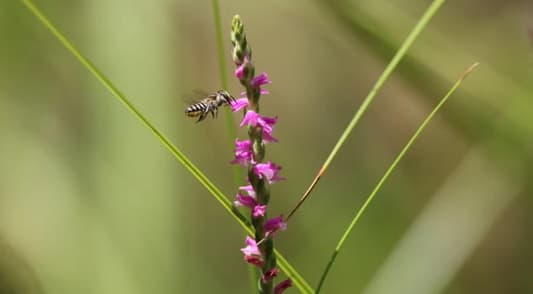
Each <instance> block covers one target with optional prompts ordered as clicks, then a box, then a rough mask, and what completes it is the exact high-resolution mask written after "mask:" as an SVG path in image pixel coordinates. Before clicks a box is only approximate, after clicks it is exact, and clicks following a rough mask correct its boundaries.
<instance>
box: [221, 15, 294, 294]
mask: <svg viewBox="0 0 533 294" xmlns="http://www.w3.org/2000/svg"><path fill="white" fill-rule="evenodd" d="M231 42H232V43H233V51H232V56H233V61H234V62H235V64H236V65H237V69H236V70H235V76H236V77H237V78H238V79H239V81H240V83H241V84H242V85H243V86H244V88H245V91H244V92H243V93H242V94H241V95H242V97H240V98H239V99H237V100H236V101H235V102H234V103H232V105H231V108H232V110H233V112H237V111H239V110H241V109H244V113H245V114H244V118H243V119H242V121H241V124H240V126H241V127H244V126H246V127H247V128H248V139H247V140H242V141H240V140H238V139H237V140H236V141H235V159H234V160H233V161H232V163H234V164H240V165H242V166H243V167H245V168H246V169H247V175H248V185H246V186H242V187H239V193H237V201H235V205H236V206H243V207H247V208H250V209H251V222H252V225H253V226H254V228H255V235H254V237H253V238H252V237H247V238H246V244H247V246H246V247H245V248H242V249H241V251H242V252H243V254H244V259H245V261H246V262H248V263H250V264H253V265H255V266H257V267H259V268H260V269H261V273H262V277H261V279H260V280H259V281H258V288H259V291H260V292H261V293H263V294H271V293H275V294H278V293H281V292H283V291H284V290H285V289H287V288H288V287H290V286H291V283H292V282H291V280H290V279H287V280H285V281H283V282H281V283H279V284H278V285H277V286H276V287H274V286H273V279H274V277H276V276H277V275H278V273H279V269H278V268H277V262H276V255H275V254H274V241H273V237H274V235H275V232H276V231H278V230H285V229H286V224H285V223H284V222H283V217H282V216H278V217H274V218H271V219H268V217H267V204H268V203H269V201H270V185H271V184H273V183H275V182H277V181H280V180H283V178H282V177H280V176H279V171H280V170H281V167H280V166H278V165H276V164H274V163H272V162H270V161H267V162H264V157H265V153H266V150H265V143H269V142H277V139H276V138H274V137H273V136H272V132H273V129H274V125H275V124H276V122H277V118H275V117H267V116H262V115H260V114H259V98H260V97H261V95H263V94H268V91H266V90H264V89H262V86H264V85H267V84H270V83H271V82H270V80H269V79H268V76H267V74H266V73H264V72H263V73H261V74H260V75H258V76H255V67H254V65H253V63H252V61H251V57H252V49H251V47H250V45H249V44H248V41H247V40H246V34H245V32H244V25H243V23H242V21H241V19H240V17H239V16H235V17H234V18H233V21H232V31H231Z"/></svg>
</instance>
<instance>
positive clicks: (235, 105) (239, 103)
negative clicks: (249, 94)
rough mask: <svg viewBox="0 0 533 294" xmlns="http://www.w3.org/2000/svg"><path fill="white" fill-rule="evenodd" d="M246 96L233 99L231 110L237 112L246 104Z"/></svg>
mask: <svg viewBox="0 0 533 294" xmlns="http://www.w3.org/2000/svg"><path fill="white" fill-rule="evenodd" d="M248 104H249V103H248V98H246V97H244V98H239V99H237V100H235V101H234V102H233V103H231V111H233V112H237V111H239V110H241V109H243V108H245V107H247V106H248Z"/></svg>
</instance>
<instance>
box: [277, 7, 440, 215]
mask: <svg viewBox="0 0 533 294" xmlns="http://www.w3.org/2000/svg"><path fill="white" fill-rule="evenodd" d="M444 2H445V0H434V1H433V2H432V3H431V5H430V6H429V7H428V8H427V10H426V11H425V12H424V14H423V15H422V17H421V18H420V20H419V21H418V23H417V24H416V25H415V27H414V28H413V30H411V32H410V33H409V35H408V36H407V38H406V39H405V41H404V42H403V43H402V45H401V46H400V48H399V49H398V51H396V54H395V55H394V57H393V58H392V60H391V61H390V63H389V64H388V65H387V67H386V68H385V70H384V71H383V73H382V74H381V75H380V76H379V78H378V80H377V81H376V83H375V84H374V86H373V87H372V89H371V90H370V92H369V93H368V95H367V96H366V98H365V99H364V100H363V103H362V104H361V106H360V107H359V109H358V110H357V112H356V113H355V115H354V116H353V118H352V120H351V121H350V123H349V124H348V126H347V127H346V129H345V130H344V132H343V133H342V135H341V136H340V138H339V140H338V141H337V143H336V144H335V146H334V147H333V150H332V151H331V153H330V154H329V155H328V157H327V159H326V161H325V162H324V164H323V165H322V167H321V168H320V171H319V172H318V174H317V176H316V177H315V179H314V180H313V182H312V183H311V185H310V186H309V188H308V189H307V191H306V192H305V193H304V195H303V196H302V197H301V198H300V200H299V202H298V204H297V205H296V206H295V207H294V208H293V210H292V211H291V212H289V213H288V214H287V218H286V220H287V221H288V219H289V218H290V217H291V216H292V215H293V214H294V213H295V212H296V210H297V209H298V208H299V207H300V205H301V204H302V203H303V202H304V201H305V200H306V199H307V197H309V195H310V193H311V191H312V190H313V188H314V186H315V185H316V184H317V183H318V181H319V180H320V178H321V177H322V176H323V175H324V173H325V172H326V170H327V169H328V167H329V165H330V164H331V162H332V161H333V158H335V156H336V155H337V153H338V152H339V150H340V149H341V147H342V145H344V143H345V142H346V139H348V136H350V134H351V133H352V131H353V129H354V128H355V126H356V125H357V124H358V123H359V121H360V120H361V117H362V116H363V114H365V112H366V110H367V109H368V107H369V106H370V104H371V103H372V101H373V100H374V98H375V97H376V95H377V94H378V92H379V90H381V88H382V87H383V84H384V83H385V81H386V80H387V79H388V78H389V77H390V75H391V74H392V72H393V71H394V69H395V68H396V67H397V66H398V64H399V63H400V61H401V60H402V58H403V57H404V56H405V53H406V52H407V50H409V48H410V47H411V45H413V43H414V41H415V40H416V38H417V37H418V36H419V35H420V33H421V32H422V31H423V30H424V28H425V27H426V26H427V24H428V23H429V21H430V20H431V18H432V17H433V16H434V15H435V13H437V11H438V10H439V8H440V7H441V6H442V5H443V4H444Z"/></svg>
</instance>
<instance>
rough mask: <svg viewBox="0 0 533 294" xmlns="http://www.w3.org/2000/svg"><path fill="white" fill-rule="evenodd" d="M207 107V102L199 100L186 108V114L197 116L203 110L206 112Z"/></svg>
mask: <svg viewBox="0 0 533 294" xmlns="http://www.w3.org/2000/svg"><path fill="white" fill-rule="evenodd" d="M206 108H207V105H206V104H205V103H203V102H198V103H195V104H193V105H191V106H189V107H187V109H185V114H186V115H187V116H190V117H197V116H199V115H200V114H201V113H202V112H204V111H205V109H206Z"/></svg>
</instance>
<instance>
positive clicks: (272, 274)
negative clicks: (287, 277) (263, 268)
mask: <svg viewBox="0 0 533 294" xmlns="http://www.w3.org/2000/svg"><path fill="white" fill-rule="evenodd" d="M278 274H279V269H278V268H273V269H271V270H269V271H268V272H266V273H264V274H263V276H262V277H261V281H263V284H266V283H268V282H270V281H271V280H272V279H273V278H275V277H277V276H278Z"/></svg>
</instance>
